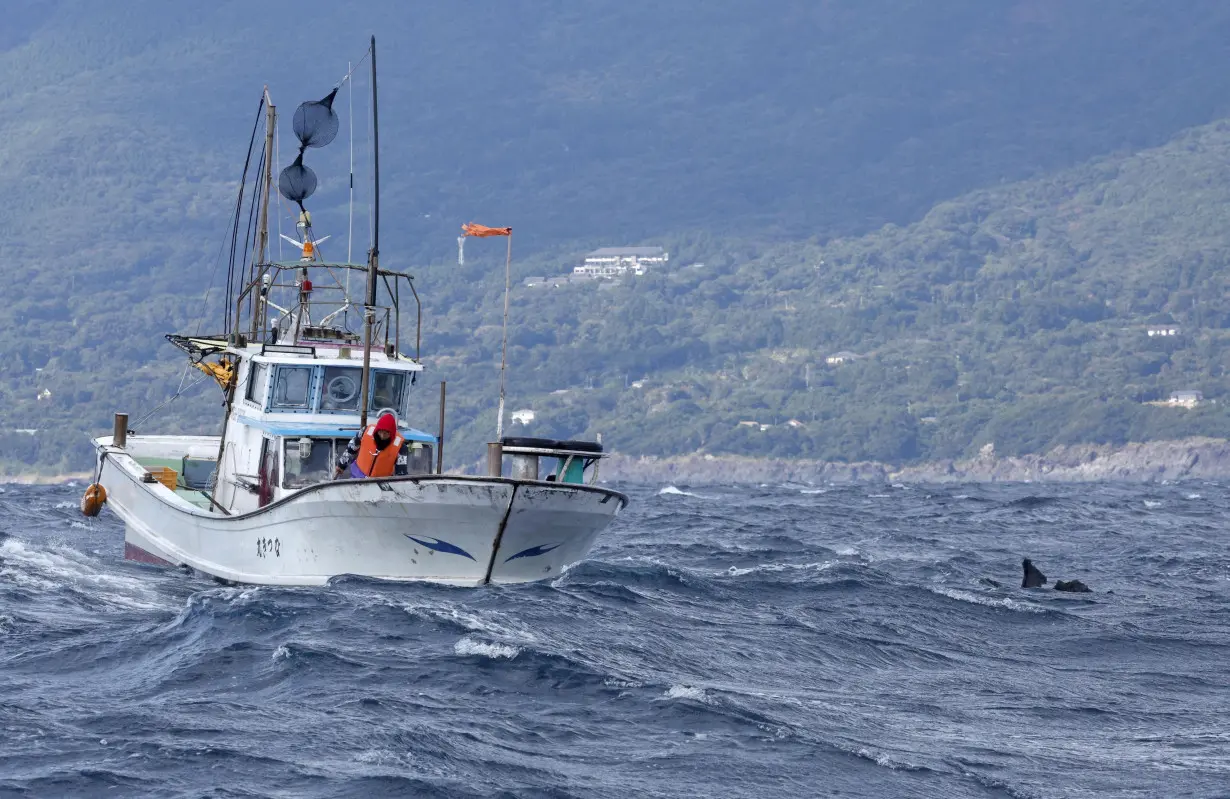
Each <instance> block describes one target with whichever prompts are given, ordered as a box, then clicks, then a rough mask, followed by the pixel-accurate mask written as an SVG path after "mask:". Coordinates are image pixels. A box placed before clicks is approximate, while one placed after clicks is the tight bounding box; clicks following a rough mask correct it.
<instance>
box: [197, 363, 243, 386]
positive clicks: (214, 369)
mask: <svg viewBox="0 0 1230 799" xmlns="http://www.w3.org/2000/svg"><path fill="white" fill-rule="evenodd" d="M196 368H197V369H200V370H201V371H202V372H204V373H205V374H207V375H209V376H210V377H212V378H213V379H214V380H217V381H218V385H219V386H222V390H223V391H226V389H227V387H229V386H230V384H231V380H233V379H234V378H235V365H234V364H232V363H231V362H230V361H229V360H227V359H226V358H223V359H222V360H220V361H218V362H217V363H210V362H208V361H200V362H198V363H197V364H196Z"/></svg>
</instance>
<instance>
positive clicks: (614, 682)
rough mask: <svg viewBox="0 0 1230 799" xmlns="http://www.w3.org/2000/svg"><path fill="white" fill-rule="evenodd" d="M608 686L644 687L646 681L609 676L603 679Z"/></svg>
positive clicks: (603, 682)
mask: <svg viewBox="0 0 1230 799" xmlns="http://www.w3.org/2000/svg"><path fill="white" fill-rule="evenodd" d="M602 684H603V685H605V686H606V687H607V688H644V687H645V683H643V682H639V681H637V680H621V679H619V678H618V677H607V678H606V679H605V680H603V681H602Z"/></svg>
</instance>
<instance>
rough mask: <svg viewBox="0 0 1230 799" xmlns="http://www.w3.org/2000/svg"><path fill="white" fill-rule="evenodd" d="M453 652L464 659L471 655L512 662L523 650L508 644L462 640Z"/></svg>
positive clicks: (454, 647) (455, 645)
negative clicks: (506, 659)
mask: <svg viewBox="0 0 1230 799" xmlns="http://www.w3.org/2000/svg"><path fill="white" fill-rule="evenodd" d="M453 651H454V652H456V653H457V654H458V655H461V656H463V657H466V656H470V655H479V656H481V657H488V658H491V659H492V660H498V659H499V658H508V659H509V660H512V659H513V658H515V657H516V656H517V655H519V654H521V648H520V647H516V646H509V645H508V644H494V643H489V642H487V641H477V640H475V639H473V638H462V639H461V640H460V641H458V642H457V643H455V644H453Z"/></svg>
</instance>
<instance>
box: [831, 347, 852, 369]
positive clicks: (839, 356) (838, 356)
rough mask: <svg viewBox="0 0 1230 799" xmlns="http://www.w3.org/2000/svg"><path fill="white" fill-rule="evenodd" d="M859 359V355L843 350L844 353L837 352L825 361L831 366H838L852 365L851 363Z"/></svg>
mask: <svg viewBox="0 0 1230 799" xmlns="http://www.w3.org/2000/svg"><path fill="white" fill-rule="evenodd" d="M857 359H858V355H856V354H854V353H853V352H846V351H844V350H843V351H842V352H835V353H833V354H832V355H830V356H828V357H827V358H825V359H824V362H825V363H827V364H828V365H829V366H838V365H840V364H843V363H850V362H851V361H854V360H857Z"/></svg>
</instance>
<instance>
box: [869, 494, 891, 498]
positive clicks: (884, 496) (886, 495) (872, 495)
mask: <svg viewBox="0 0 1230 799" xmlns="http://www.w3.org/2000/svg"><path fill="white" fill-rule="evenodd" d="M890 496H892V495H891V494H868V495H867V498H868V499H888V498H889V497H890Z"/></svg>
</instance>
